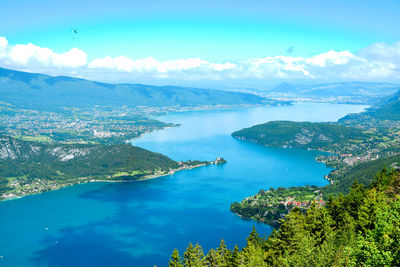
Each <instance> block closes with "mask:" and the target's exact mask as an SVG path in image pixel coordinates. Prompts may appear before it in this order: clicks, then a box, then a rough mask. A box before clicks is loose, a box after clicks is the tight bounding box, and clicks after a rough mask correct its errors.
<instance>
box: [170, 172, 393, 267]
mask: <svg viewBox="0 0 400 267" xmlns="http://www.w3.org/2000/svg"><path fill="white" fill-rule="evenodd" d="M399 193H400V177H399V173H398V172H395V171H391V172H389V171H387V170H386V169H384V170H383V171H381V172H380V173H379V174H378V175H377V176H376V178H375V181H374V182H373V183H372V185H371V187H369V188H368V189H365V188H364V187H363V186H362V185H360V184H358V183H357V182H355V183H354V184H353V186H352V188H351V191H350V193H349V194H348V195H347V196H339V197H338V198H331V199H329V200H328V202H327V204H326V206H322V207H319V206H316V205H312V206H311V207H310V208H309V209H308V210H307V211H306V212H303V211H301V210H300V209H299V208H294V209H293V210H292V211H291V212H290V213H289V214H288V215H287V216H286V217H285V219H284V220H281V224H280V227H279V230H274V231H273V232H272V234H271V235H270V236H269V237H268V238H267V239H265V238H260V237H259V236H258V234H257V233H256V232H255V230H254V229H253V231H252V232H251V233H250V235H249V237H248V238H247V244H246V246H245V247H243V248H242V249H239V248H238V247H235V249H233V250H230V249H228V248H227V247H226V245H225V243H224V242H221V244H220V246H219V247H218V248H217V249H211V250H210V251H209V252H208V253H207V254H206V255H205V253H204V252H203V250H202V248H201V246H200V245H196V246H193V245H191V244H189V246H188V247H187V250H186V251H185V252H184V253H182V254H179V252H178V251H177V250H175V251H174V252H173V254H172V257H171V260H170V264H169V266H232V267H236V266H400V250H399V247H400V201H399V198H400V195H399ZM181 256H182V257H181ZM182 264H183V265H182Z"/></svg>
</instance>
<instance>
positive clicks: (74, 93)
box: [0, 68, 281, 110]
mask: <svg viewBox="0 0 400 267" xmlns="http://www.w3.org/2000/svg"><path fill="white" fill-rule="evenodd" d="M0 99H1V100H2V101H5V102H8V103H11V104H13V105H16V106H18V107H23V108H32V109H43V110H50V109H57V108H59V107H80V108H82V107H90V106H94V105H100V106H111V105H116V106H123V105H126V106H128V107H134V106H149V107H160V106H183V107H187V106H199V105H254V104H262V103H264V104H276V103H281V102H279V101H274V100H268V99H266V98H262V97H260V96H256V95H253V94H248V93H240V92H229V91H221V90H209V89H197V88H190V87H179V86H151V85H143V84H108V83H101V82H95V81H89V80H84V79H78V78H71V77H64V76H60V77H51V76H47V75H43V74H35V73H27V72H20V71H14V70H9V69H4V68H0Z"/></svg>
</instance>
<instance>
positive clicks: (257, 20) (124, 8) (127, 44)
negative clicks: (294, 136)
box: [0, 0, 400, 78]
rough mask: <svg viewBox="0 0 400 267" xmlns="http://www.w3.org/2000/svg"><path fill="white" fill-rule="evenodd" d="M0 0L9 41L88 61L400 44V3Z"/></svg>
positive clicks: (218, 59) (1, 30)
mask: <svg viewBox="0 0 400 267" xmlns="http://www.w3.org/2000/svg"><path fill="white" fill-rule="evenodd" d="M0 1H1V2H2V5H1V6H2V8H1V10H0V36H3V37H5V38H7V42H8V44H10V45H17V44H28V43H32V44H34V45H36V46H39V47H44V48H50V49H52V51H53V52H54V53H65V52H66V51H69V50H70V49H72V48H77V49H80V50H82V51H84V52H85V53H86V57H87V59H86V60H87V62H88V63H89V62H90V61H93V60H95V59H99V58H105V57H106V56H110V57H112V58H114V57H119V56H125V57H128V58H130V59H133V60H137V59H143V58H148V57H152V58H154V59H156V60H158V61H161V62H162V61H169V60H179V59H188V58H200V59H201V60H204V61H207V62H214V63H224V62H233V63H235V62H238V61H245V60H250V59H257V58H265V57H275V56H290V57H304V58H310V57H313V56H317V55H320V54H323V53H327V52H328V51H331V50H333V51H337V52H341V51H349V52H350V53H352V54H354V55H357V53H359V52H360V51H362V50H363V49H365V48H366V47H369V46H371V45H373V44H376V43H385V44H388V45H393V44H395V43H396V42H398V41H400V36H399V35H400V31H399V29H400V19H398V16H399V14H400V1H385V0H384V1H358V0H355V1H342V0H339V1H321V0H319V1H307V0H304V1H299V0H297V1H288V0H283V1H268V0H247V1H238V0H231V1H227V0H220V1H217V0H214V1H209V0H203V1H191V0H189V1H188V0H186V1H177V0H169V1H161V0H155V1H135V0H134V1H122V0H114V1H101V0H97V1H92V0H90V1H82V0H80V1H78V0H69V1H62V0H60V1H54V0H53V1H49V0H37V1H32V0H13V1H4V0H0ZM71 29H76V30H77V31H78V34H77V35H76V36H74V34H73V33H72V32H71ZM73 37H75V38H73ZM236 64H237V63H236ZM265 78H268V77H265ZM392 78H393V77H392Z"/></svg>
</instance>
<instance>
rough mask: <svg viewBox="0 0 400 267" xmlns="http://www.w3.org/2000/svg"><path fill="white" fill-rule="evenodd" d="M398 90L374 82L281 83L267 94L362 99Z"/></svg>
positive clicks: (386, 84)
mask: <svg viewBox="0 0 400 267" xmlns="http://www.w3.org/2000/svg"><path fill="white" fill-rule="evenodd" d="M399 89H400V85H399V84H392V83H376V82H356V81H354V82H338V83H323V84H312V85H310V84H308V85H307V84H296V85H295V84H290V83H287V82H282V83H280V84H278V85H277V86H275V87H274V88H273V89H271V90H270V91H269V93H275V94H284V95H292V96H298V97H326V98H327V97H346V96H347V97H364V98H371V99H372V98H379V97H384V96H388V95H391V94H393V93H395V92H396V91H397V90H399Z"/></svg>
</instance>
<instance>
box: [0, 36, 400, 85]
mask: <svg viewBox="0 0 400 267" xmlns="http://www.w3.org/2000/svg"><path fill="white" fill-rule="evenodd" d="M0 66H2V67H6V68H11V69H17V70H24V71H30V72H40V73H46V74H50V75H71V76H79V77H83V78H88V79H93V78H94V79H95V78H99V77H102V79H103V80H109V81H114V82H118V81H121V80H124V81H131V82H135V81H141V80H143V79H144V78H146V79H147V80H151V79H166V80H167V79H168V80H177V81H179V80H189V81H196V80H220V81H224V80H227V81H228V80H229V81H234V80H245V79H260V80H282V79H284V80H307V81H313V80H315V81H318V80H331V81H337V80H365V81H400V42H397V43H394V44H386V43H374V44H372V45H370V46H368V47H366V48H364V49H362V50H361V51H359V52H357V53H356V54H353V53H351V52H349V51H328V52H326V53H322V54H318V55H315V56H311V57H294V56H273V57H264V58H253V59H248V60H241V61H231V62H222V63H221V62H210V61H206V60H202V59H200V58H188V59H176V60H167V61H159V60H157V59H155V58H152V57H148V58H144V59H132V58H129V57H126V56H123V55H121V56H118V57H110V56H106V57H104V58H97V59H94V60H91V61H88V56H87V54H86V52H84V51H82V50H81V49H78V48H72V49H71V50H69V51H66V52H64V53H55V52H54V51H52V50H51V49H49V48H45V47H39V46H36V45H34V44H31V43H29V44H16V45H11V44H9V43H8V41H7V39H6V38H5V37H0ZM105 77H106V78H105Z"/></svg>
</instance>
